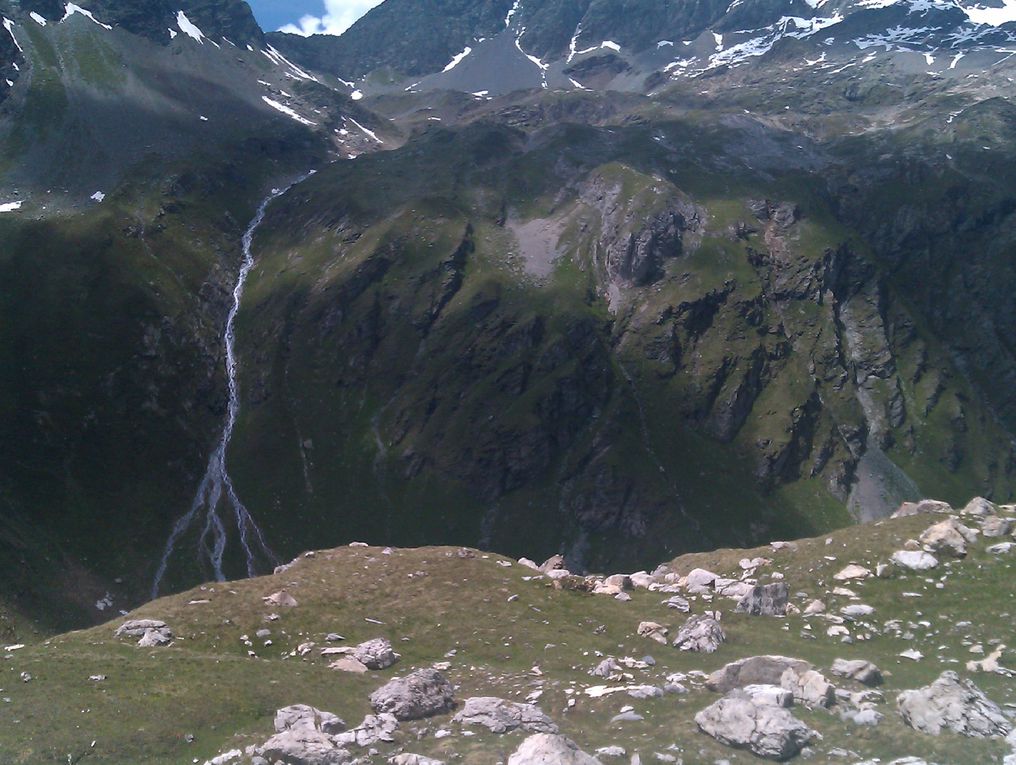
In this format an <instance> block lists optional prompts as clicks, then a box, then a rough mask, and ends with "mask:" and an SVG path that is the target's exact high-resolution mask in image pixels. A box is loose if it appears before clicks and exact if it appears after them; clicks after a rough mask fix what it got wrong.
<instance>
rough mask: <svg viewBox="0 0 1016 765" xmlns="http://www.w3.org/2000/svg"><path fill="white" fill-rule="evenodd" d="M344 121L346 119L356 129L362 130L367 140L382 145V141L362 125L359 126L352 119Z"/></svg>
mask: <svg viewBox="0 0 1016 765" xmlns="http://www.w3.org/2000/svg"><path fill="white" fill-rule="evenodd" d="M346 119H348V120H349V121H350V122H352V123H353V124H354V125H356V126H357V127H358V128H360V130H362V131H363V132H364V135H366V136H367V137H368V138H371V139H372V140H374V141H376V142H377V143H384V141H382V140H381V139H380V138H378V137H377V135H376V134H375V133H374V131H373V130H368V129H367V128H365V127H364V126H363V125H361V124H360V123H359V122H357V121H356V120H354V119H353V118H352V117H347V118H346Z"/></svg>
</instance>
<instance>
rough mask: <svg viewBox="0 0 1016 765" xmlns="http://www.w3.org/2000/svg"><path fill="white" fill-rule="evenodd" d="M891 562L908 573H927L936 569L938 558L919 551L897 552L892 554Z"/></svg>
mask: <svg viewBox="0 0 1016 765" xmlns="http://www.w3.org/2000/svg"><path fill="white" fill-rule="evenodd" d="M891 560H892V562H893V563H895V564H896V565H897V566H899V567H900V568H904V569H908V570H910V571H929V570H930V569H933V568H937V567H938V558H936V557H935V556H934V555H931V554H930V553H926V552H922V551H920V550H898V551H897V552H894V553H893V554H892V558H891Z"/></svg>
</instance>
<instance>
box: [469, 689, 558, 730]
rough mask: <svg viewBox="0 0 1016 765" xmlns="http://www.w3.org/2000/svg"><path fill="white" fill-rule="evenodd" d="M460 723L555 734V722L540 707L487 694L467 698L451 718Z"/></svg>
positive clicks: (492, 728) (489, 728) (497, 728)
mask: <svg viewBox="0 0 1016 765" xmlns="http://www.w3.org/2000/svg"><path fill="white" fill-rule="evenodd" d="M452 721H453V722H457V723H459V724H461V725H481V726H483V727H484V728H486V729H487V730H489V731H490V732H491V733H509V732H511V731H513V730H519V729H521V730H524V731H528V732H529V733H557V731H558V728H557V725H556V724H555V723H554V721H553V720H551V719H550V718H549V717H547V715H545V714H544V713H543V712H542V711H541V710H540V708H539V707H536V706H533V705H532V704H520V703H517V702H514V701H506V700H505V699H499V698H494V697H490V696H475V697H473V698H469V699H466V701H465V704H463V706H462V709H461V710H460V711H459V712H458V713H457V714H456V715H455V717H453V718H452Z"/></svg>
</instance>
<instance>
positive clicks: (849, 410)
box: [0, 0, 1016, 641]
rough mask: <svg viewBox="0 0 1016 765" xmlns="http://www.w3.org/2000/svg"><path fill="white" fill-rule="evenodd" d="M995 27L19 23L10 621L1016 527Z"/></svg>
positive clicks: (8, 174)
mask: <svg viewBox="0 0 1016 765" xmlns="http://www.w3.org/2000/svg"><path fill="white" fill-rule="evenodd" d="M1007 13H1008V6H1004V7H1002V6H1000V7H997V8H995V7H987V6H981V5H969V4H968V5H957V4H951V3H950V4H947V3H923V2H922V3H918V2H907V3H877V4H876V3H871V2H861V3H851V2H833V1H832V0H830V2H826V3H814V4H809V3H801V2H797V1H796V0H794V1H793V2H789V3H787V2H772V1H771V0H742V2H738V3H734V4H732V5H731V4H728V3H713V2H695V3H682V4H674V3H670V2H662V0H661V1H659V2H657V1H656V0H643V1H642V2H638V3H622V2H610V3H607V2H599V1H590V2H586V1H585V0H575V1H570V2H563V1H561V2H558V1H555V2H551V1H550V0H547V1H546V2H535V0H533V1H530V2H527V1H526V0H522V2H519V3H506V2H500V1H498V2H494V1H491V2H481V3H457V2H452V1H451V0H449V2H441V3H436V2H422V0H387V1H386V2H385V3H383V4H382V5H380V6H379V7H378V8H376V9H375V10H373V11H371V12H370V13H369V14H367V15H366V16H365V17H364V18H363V19H362V20H361V21H360V22H358V23H357V24H356V25H354V27H353V28H352V29H350V30H349V32H347V33H346V34H345V35H343V36H341V37H338V38H321V37H318V38H310V39H305V38H300V37H295V36H289V35H281V34H277V33H270V34H267V35H263V34H262V33H261V31H260V30H258V29H257V27H256V25H255V24H254V23H253V21H252V18H251V16H250V12H249V10H248V9H247V7H246V5H245V4H243V3H239V2H225V1H223V0H216V1H214V2H211V1H210V2H200V3H199V2H191V3H185V2H183V3H177V4H176V5H167V4H164V3H161V2H151V3H128V2H124V1H123V0H103V1H102V2H98V1H97V2H84V1H83V2H82V3H81V4H80V5H74V4H71V5H66V6H58V5H55V4H49V3H32V2H28V0H23V1H22V2H20V3H15V2H11V1H10V0H0V15H2V17H3V19H4V30H3V32H2V33H0V64H2V65H3V66H4V67H6V68H5V69H4V71H5V73H6V74H5V77H4V82H5V83H6V82H8V81H9V83H10V84H9V85H4V87H5V88H6V89H5V90H2V91H0V99H2V102H0V210H2V211H3V212H0V243H2V246H0V279H2V282H3V283H4V284H5V285H7V288H6V289H5V290H4V291H3V292H2V294H0V369H3V371H4V373H3V375H0V400H3V401H4V402H5V404H6V405H5V406H4V407H2V408H0V433H2V434H3V436H4V437H3V439H2V440H0V444H2V446H0V502H2V507H3V511H2V512H0V570H2V571H3V572H5V574H6V576H5V577H4V578H3V579H2V581H3V585H2V586H0V613H2V614H3V618H4V619H5V620H6V621H5V624H6V625H7V626H6V627H4V628H3V629H4V630H5V632H4V633H3V634H8V635H9V636H10V639H11V640H12V641H13V640H14V639H15V638H16V637H20V636H22V635H26V634H33V633H40V634H48V633H51V632H52V631H54V630H58V629H66V628H71V627H77V626H82V625H87V624H91V623H94V622H95V621H97V620H98V619H101V618H103V617H104V616H108V615H109V613H111V609H112V611H117V610H121V609H123V610H127V609H129V608H132V607H133V606H135V605H137V604H139V603H141V602H143V601H144V600H146V599H148V598H149V597H151V595H152V594H153V591H154V592H155V593H156V594H158V593H164V592H167V591H172V590H179V589H183V588H185V587H188V586H192V585H193V584H194V583H196V582H199V581H207V580H211V579H217V578H224V577H226V576H239V575H243V574H249V573H259V572H266V571H267V570H269V569H270V568H271V566H272V564H273V561H274V560H275V559H288V558H291V557H293V556H295V555H296V554H298V553H299V552H301V551H302V550H306V549H316V548H321V547H324V546H334V545H338V544H343V543H346V542H349V541H352V540H364V541H366V542H370V543H373V544H377V545H382V546H383V545H388V544H392V545H400V546H407V547H408V546H420V545H430V544H435V543H440V544H450V545H463V546H473V547H482V548H484V549H487V550H494V551H497V552H499V553H503V554H509V555H514V556H520V555H523V554H527V555H533V556H538V557H541V558H542V557H547V556H550V555H552V554H554V553H564V554H565V555H566V558H567V562H568V565H569V566H571V567H572V568H573V569H574V570H576V571H582V570H585V569H587V568H588V569H590V570H622V569H629V570H633V569H637V568H643V567H646V566H647V565H649V564H650V563H653V562H656V561H659V560H665V559H672V558H674V557H675V556H677V555H679V554H682V553H690V552H695V551H699V550H706V549H712V548H715V547H722V546H731V545H736V546H753V545H758V544H763V543H766V542H768V541H771V540H773V539H775V538H790V537H799V536H802V535H811V534H819V533H821V532H825V531H827V530H830V529H834V528H841V527H845V526H849V525H850V524H853V523H855V522H857V521H872V520H876V519H878V518H882V517H885V516H887V515H888V514H889V513H891V512H892V511H894V510H895V509H896V508H897V507H898V506H899V504H900V502H902V501H904V500H911V499H917V498H920V497H922V496H929V495H934V496H941V497H942V498H944V499H945V500H947V501H951V502H954V503H959V502H961V501H963V499H964V498H965V497H966V496H967V495H969V494H970V493H972V492H977V493H980V494H983V495H985V496H988V497H990V498H992V499H994V500H997V501H1006V500H1007V499H1009V498H1011V497H1012V492H1013V488H1014V467H1016V454H1014V446H1013V433H1014V432H1016V408H1014V400H1013V398H1012V393H1011V391H1012V390H1013V381H1014V379H1016V356H1014V352H1016V349H1014V348H1013V345H1012V341H1011V339H1010V337H1009V334H1010V333H1009V332H1008V328H1009V327H1011V326H1013V322H1014V320H1016V299H1014V297H1013V296H1014V294H1016V291H1014V290H1013V288H1012V287H1013V285H1014V283H1016V275H1014V273H1013V265H1012V258H1011V253H1012V251H1013V247H1014V231H1016V228H1014V226H1013V213H1014V211H1016V203H1014V202H1016V199H1014V197H1013V193H1012V183H1011V182H1010V181H1011V179H1012V178H1013V177H1016V176H1014V170H1016V167H1014V161H1016V154H1014V151H1013V146H1016V141H1014V139H1016V135H1014V129H1016V119H1014V113H1013V106H1012V103H1011V100H1010V98H1011V87H1012V86H1011V79H1010V78H1011V77H1012V76H1014V71H1013V69H1014V62H1013V61H1012V60H1011V52H1010V47H1009V46H1010V45H1011V43H1012V39H1011V35H1012V33H1013V31H1014V30H1013V29H1012V28H1011V26H1012V23H1013V22H1010V21H1008V18H1007V16H1006V14H1007ZM3 62H6V63H3ZM311 170H315V171H316V172H314V173H313V174H309V171H311ZM294 182H296V183H295V185H293V186H292V187H291V188H290V184H294ZM273 190H275V191H273ZM276 192H278V193H276ZM234 362H235V364H234Z"/></svg>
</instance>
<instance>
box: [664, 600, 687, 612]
mask: <svg viewBox="0 0 1016 765" xmlns="http://www.w3.org/2000/svg"><path fill="white" fill-rule="evenodd" d="M663 605H665V606H666V607H667V608H673V609H675V610H677V611H680V612H681V613H682V614H686V613H688V612H689V611H691V603H689V602H688V601H687V599H685V598H682V597H681V596H680V595H675V596H674V597H672V598H667V600H664V601H663Z"/></svg>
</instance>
